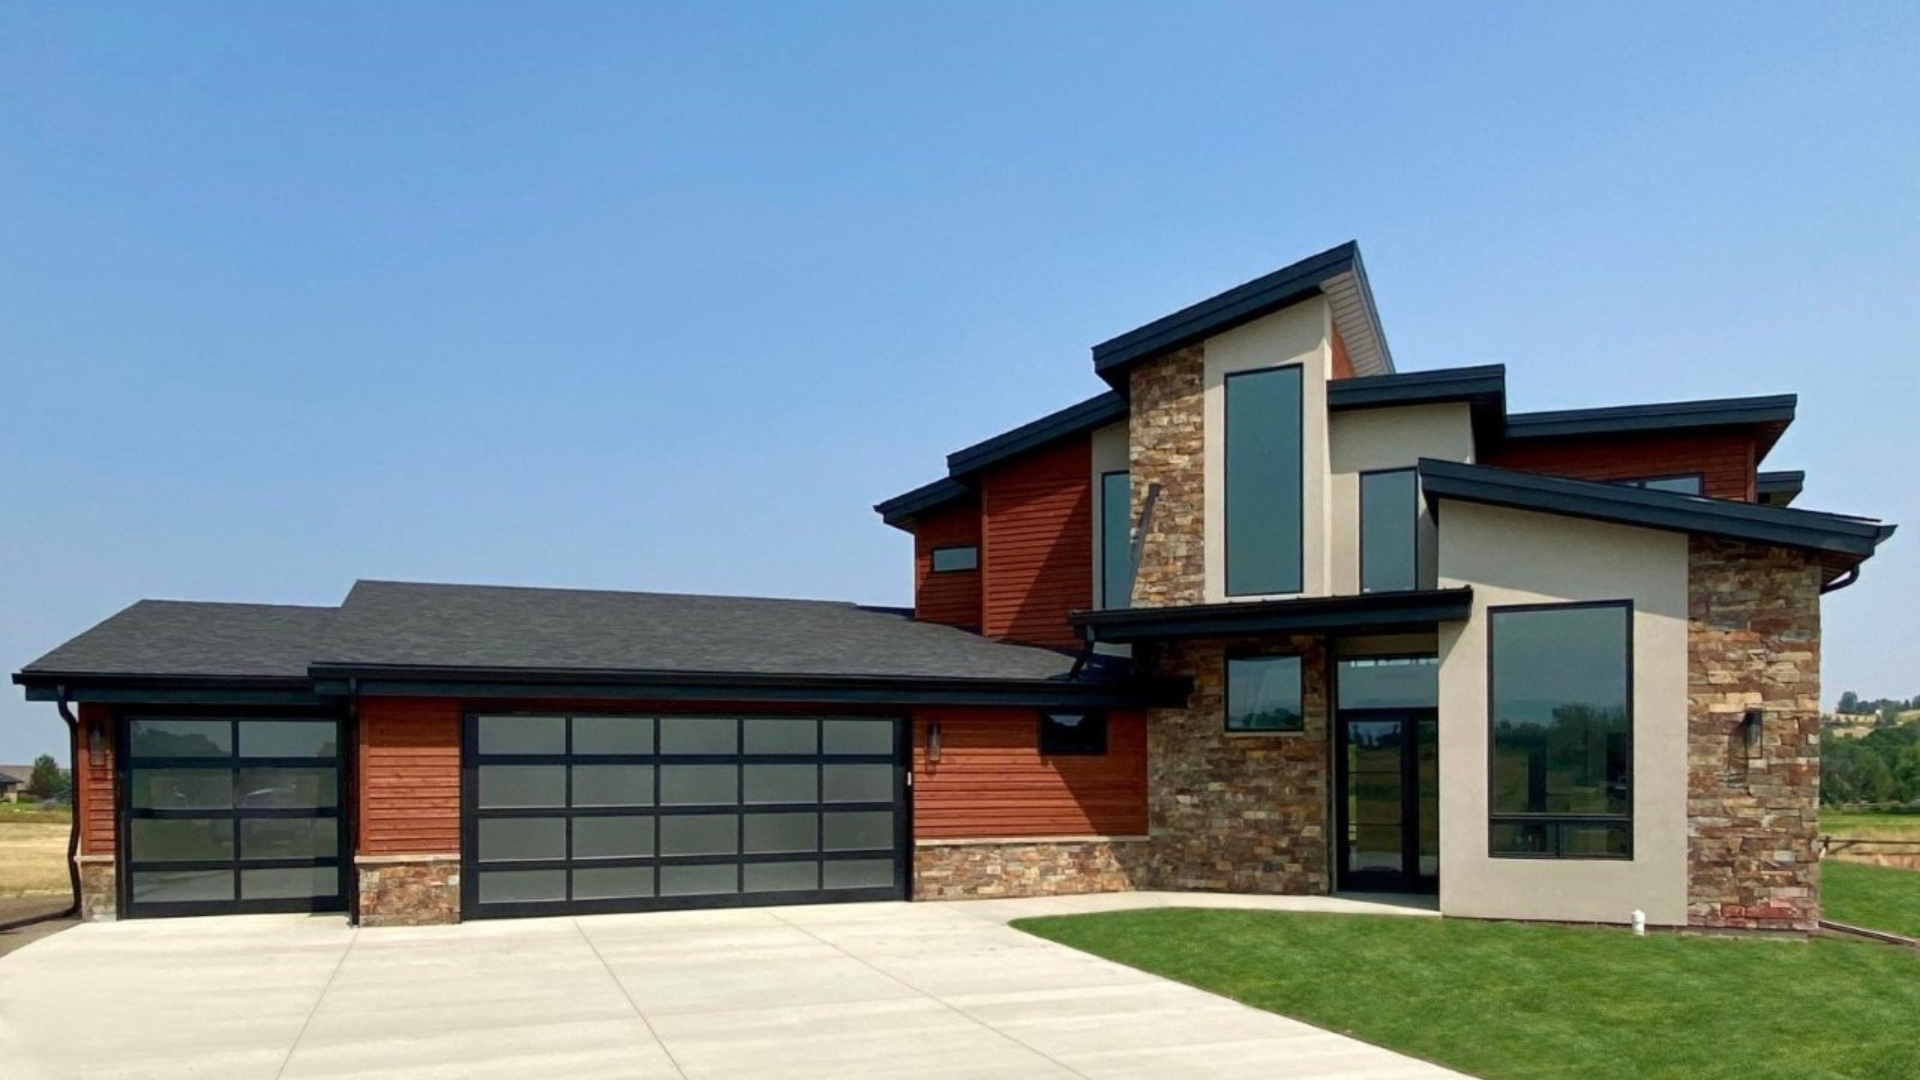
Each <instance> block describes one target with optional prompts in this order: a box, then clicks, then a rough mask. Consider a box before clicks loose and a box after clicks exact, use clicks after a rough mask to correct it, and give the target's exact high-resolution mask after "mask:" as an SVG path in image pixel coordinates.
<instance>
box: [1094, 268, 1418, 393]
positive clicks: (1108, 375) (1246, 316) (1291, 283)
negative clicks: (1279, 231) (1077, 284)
mask: <svg viewBox="0 0 1920 1080" xmlns="http://www.w3.org/2000/svg"><path fill="white" fill-rule="evenodd" d="M1359 257H1360V245H1359V244H1357V243H1355V242H1354V241H1352V240H1349V241H1347V242H1346V243H1344V244H1341V245H1339V246H1337V247H1333V248H1329V249H1327V250H1326V251H1323V252H1321V253H1319V254H1318V255H1309V256H1307V257H1306V258H1304V259H1301V260H1300V261H1299V262H1296V263H1294V264H1292V265H1291V266H1286V267H1282V268H1281V269H1279V270H1275V271H1274V272H1273V273H1271V274H1267V275H1265V276H1263V277H1258V278H1255V279H1254V280H1252V281H1249V282H1247V283H1246V284H1244V285H1236V286H1234V287H1233V288H1231V289H1228V290H1227V291H1226V292H1223V293H1220V294H1219V295H1217V296H1213V297H1209V298H1208V299H1205V300H1202V301H1200V302H1199V303H1197V304H1192V305H1189V306H1187V307H1184V308H1181V309H1180V310H1179V311H1176V312H1174V313H1173V314H1171V315H1165V316H1162V317H1160V318H1158V319H1155V320H1154V321H1152V322H1150V323H1147V324H1146V325H1145V326H1141V327H1137V328H1135V329H1133V330H1129V331H1127V332H1126V333H1124V334H1121V335H1119V336H1117V337H1114V338H1110V339H1108V340H1106V341H1103V342H1101V343H1100V344H1098V345H1095V346H1094V347H1093V370H1094V373H1095V374H1096V375H1099V376H1100V377H1101V378H1103V379H1106V380H1107V382H1109V383H1112V384H1114V385H1116V386H1117V385H1118V379H1119V377H1120V373H1121V372H1122V371H1123V370H1124V369H1125V368H1126V367H1127V366H1128V365H1130V364H1134V363H1137V362H1138V361H1141V360H1146V359H1149V358H1151V357H1154V356H1158V355H1160V354H1161V353H1165V352H1171V351H1172V350H1174V349H1178V348H1181V347H1182V346H1186V345H1191V344H1193V343H1194V342H1196V341H1200V340H1202V339H1204V338H1208V337H1212V336H1213V335H1215V334H1219V333H1223V332H1225V331H1227V330H1231V329H1233V328H1234V327H1236V326H1241V325H1244V324H1246V323H1249V322H1252V321H1253V320H1255V319H1258V318H1260V317H1261V316H1264V315H1270V314H1272V313H1273V312H1275V311H1278V310H1280V309H1281V308H1283V307H1287V306H1289V305H1291V304H1297V303H1299V302H1300V301H1302V300H1305V299H1308V298H1309V297H1312V296H1315V295H1317V294H1318V293H1319V292H1320V287H1321V286H1322V285H1323V284H1325V283H1326V282H1327V281H1328V279H1330V278H1334V277H1337V276H1339V275H1341V274H1344V273H1346V272H1347V271H1349V270H1352V269H1354V268H1355V267H1356V266H1357V265H1358V263H1359ZM1382 340H1384V339H1382Z"/></svg>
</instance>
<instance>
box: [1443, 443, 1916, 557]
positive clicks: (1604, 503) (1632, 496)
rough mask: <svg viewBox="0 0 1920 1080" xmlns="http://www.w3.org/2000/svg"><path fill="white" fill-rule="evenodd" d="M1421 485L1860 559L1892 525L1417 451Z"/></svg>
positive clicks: (1471, 498)
mask: <svg viewBox="0 0 1920 1080" xmlns="http://www.w3.org/2000/svg"><path fill="white" fill-rule="evenodd" d="M1420 488H1421V491H1422V492H1424V493H1425V495H1426V499H1427V502H1428V504H1429V505H1433V504H1436V503H1437V502H1438V501H1439V500H1441V499H1459V500H1462V501H1464V502H1476V503H1484V504H1487V505H1490V506H1508V507H1513V508H1515V509H1520V510H1537V511H1540V512H1542V513H1549V514H1562V515H1566V516H1569V517H1580V518H1587V519H1589V520H1593V521H1605V522H1612V523H1614V524H1619V525H1634V526H1639V527H1641V528H1648V529H1663V530H1666V531H1668V532H1683V533H1698V534H1702V535H1707V536H1722V537H1727V538H1729V539H1734V540H1750V541H1753V542H1755V543H1761V544H1773V545H1777V546H1780V547H1790V548H1799V549H1802V550H1807V551H1823V552H1834V553H1836V554H1841V555H1849V556H1854V557H1857V558H1860V559H1865V558H1867V557H1869V556H1871V555H1872V554H1873V551H1874V548H1876V547H1878V546H1879V544H1880V543H1881V542H1882V541H1884V540H1886V538H1887V537H1889V536H1892V535H1893V531H1894V526H1892V525H1885V524H1882V523H1880V522H1878V521H1874V520H1872V519H1870V518H1856V517H1846V516H1843V515H1840V514H1824V513H1819V512H1816V511H1813V510H1794V509H1790V508H1788V507H1784V506H1764V505H1761V504H1758V503H1744V502H1735V501H1733V500H1730V499H1708V498H1703V497H1700V496H1697V495H1680V494H1676V493H1674V492H1668V491H1653V490H1649V489H1646V488H1636V487H1628V486H1626V485H1624V484H1608V483H1601V482H1599V481H1594V480H1569V479H1566V478H1564V477H1558V476H1542V475H1540V474H1538V473H1527V472H1518V471H1515V470H1513V469H1499V468H1494V467H1493V466H1491V465H1462V464H1460V463H1459V462H1454V461H1436V460H1434V459H1433V458H1421V459H1420ZM1436 512H1438V511H1437V507H1436Z"/></svg>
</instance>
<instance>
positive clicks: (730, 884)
mask: <svg viewBox="0 0 1920 1080" xmlns="http://www.w3.org/2000/svg"><path fill="white" fill-rule="evenodd" d="M739 891H740V868H739V867H737V866H732V865H727V866H663V867H661V868H660V895H661V896H702V895H712V894H716V893H737V892H739Z"/></svg>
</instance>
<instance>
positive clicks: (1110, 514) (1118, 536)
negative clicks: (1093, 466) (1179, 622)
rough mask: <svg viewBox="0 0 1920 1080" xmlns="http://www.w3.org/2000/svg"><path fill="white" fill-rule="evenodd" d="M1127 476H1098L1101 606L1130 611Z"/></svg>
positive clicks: (1131, 577)
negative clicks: (1128, 608) (1126, 608)
mask: <svg viewBox="0 0 1920 1080" xmlns="http://www.w3.org/2000/svg"><path fill="white" fill-rule="evenodd" d="M1129 498H1130V496H1129V495H1128V493H1127V473H1126V472H1125V471H1121V472H1109V473H1101V474H1100V606H1101V607H1103V608H1108V609H1112V608H1123V607H1130V606H1132V603H1133V598H1132V596H1131V595H1130V594H1131V592H1132V590H1133V537H1132V536H1131V535H1130V533H1131V532H1132V525H1131V522H1130V521H1129V520H1128V515H1129V507H1128V500H1129Z"/></svg>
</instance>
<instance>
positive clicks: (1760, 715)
mask: <svg viewBox="0 0 1920 1080" xmlns="http://www.w3.org/2000/svg"><path fill="white" fill-rule="evenodd" d="M1766 718H1767V714H1766V710H1764V709H1748V710H1747V711H1746V714H1745V715H1744V716H1742V717H1741V718H1740V734H1742V735H1744V736H1745V737H1746V740H1747V752H1748V753H1749V754H1751V753H1752V752H1753V749H1754V747H1757V746H1759V745H1760V727H1761V724H1762V723H1764V722H1765V720H1766Z"/></svg>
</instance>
